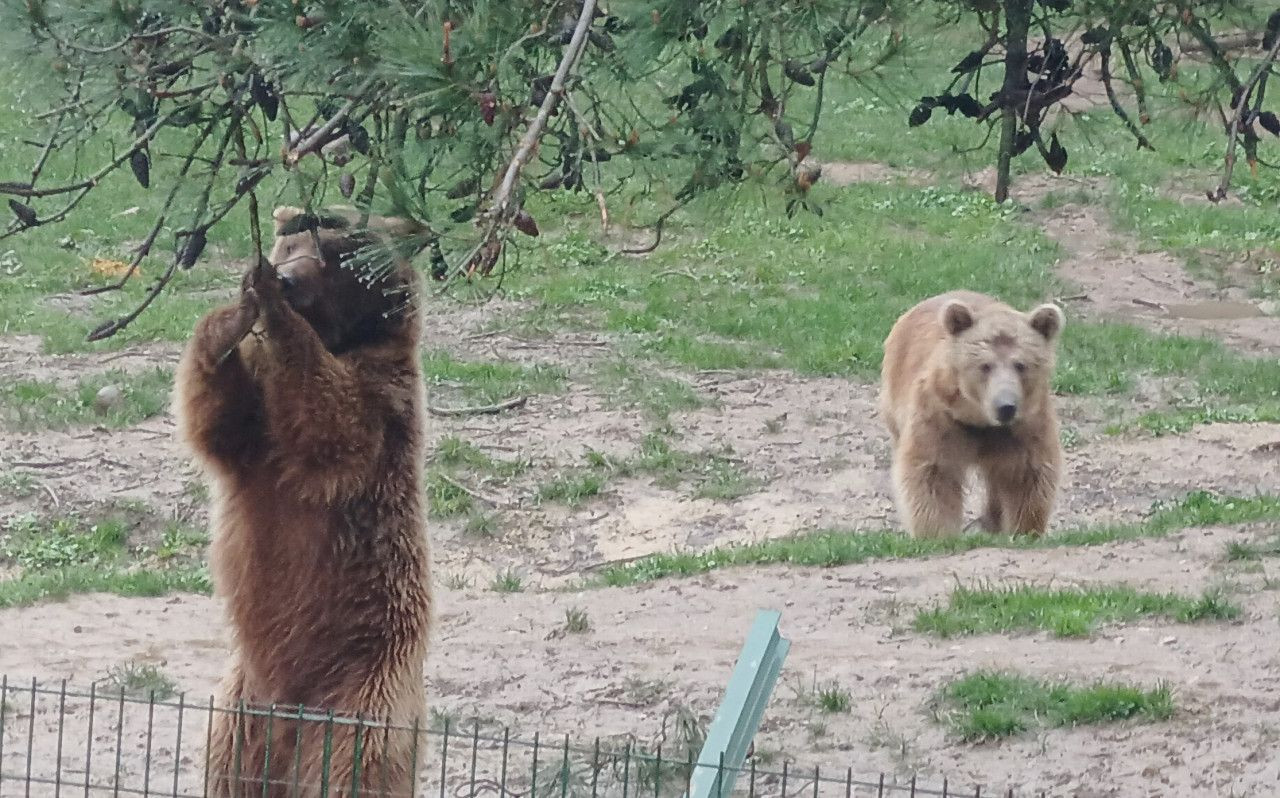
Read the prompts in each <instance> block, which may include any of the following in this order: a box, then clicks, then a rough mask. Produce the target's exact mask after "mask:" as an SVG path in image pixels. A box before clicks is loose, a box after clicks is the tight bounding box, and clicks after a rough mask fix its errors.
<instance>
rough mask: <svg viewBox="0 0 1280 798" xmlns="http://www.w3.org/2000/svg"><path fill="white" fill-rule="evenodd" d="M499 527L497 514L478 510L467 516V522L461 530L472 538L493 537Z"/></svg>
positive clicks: (500, 524)
mask: <svg viewBox="0 0 1280 798" xmlns="http://www.w3.org/2000/svg"><path fill="white" fill-rule="evenodd" d="M501 529H502V523H501V521H500V519H499V518H498V516H496V515H494V514H492V513H486V512H482V511H480V510H475V511H473V512H472V513H471V514H470V515H469V516H467V523H466V524H465V525H464V526H463V527H462V531H464V532H466V533H467V535H468V536H470V537H473V538H495V537H497V536H498V532H499V531H500V530H501Z"/></svg>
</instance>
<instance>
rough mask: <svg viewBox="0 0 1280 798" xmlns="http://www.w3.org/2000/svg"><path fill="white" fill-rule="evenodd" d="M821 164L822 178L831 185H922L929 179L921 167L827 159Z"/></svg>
mask: <svg viewBox="0 0 1280 798" xmlns="http://www.w3.org/2000/svg"><path fill="white" fill-rule="evenodd" d="M821 166H822V179H823V180H825V181H827V182H829V183H831V185H833V186H852V185H854V184H855V183H897V182H906V183H910V184H912V185H922V184H924V183H925V182H926V181H927V180H928V179H929V173H928V172H926V171H925V170H923V169H913V168H911V167H903V166H889V165H888V164H882V163H877V162H875V161H829V162H826V163H822V164H821Z"/></svg>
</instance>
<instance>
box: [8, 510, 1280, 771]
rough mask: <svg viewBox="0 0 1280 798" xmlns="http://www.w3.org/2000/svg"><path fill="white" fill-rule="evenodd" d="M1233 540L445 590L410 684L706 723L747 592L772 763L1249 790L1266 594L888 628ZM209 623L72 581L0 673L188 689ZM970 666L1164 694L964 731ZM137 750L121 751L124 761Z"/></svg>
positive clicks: (11, 625) (1279, 640)
mask: <svg viewBox="0 0 1280 798" xmlns="http://www.w3.org/2000/svg"><path fill="white" fill-rule="evenodd" d="M1249 536H1250V532H1249V531H1247V530H1205V531H1198V532H1194V533H1188V534H1185V535H1181V536H1177V537H1174V538H1168V539H1164V540H1159V541H1144V542H1135V543H1128V544H1122V545H1117V546H1111V547H1106V548H1095V549H1088V550H1079V551H1068V550H1058V551H1033V552H1016V553H1015V552H1007V551H995V550H988V551H977V552H971V553H969V554H965V555H963V556H958V557H946V558H936V559H929V560H922V561H911V562H882V563H868V564H863V565H858V566H848V567H841V568H833V569H796V568H769V569H763V570H756V571H747V570H731V571H724V572H720V573H715V574H711V575H707V576H704V577H700V578H697V579H692V580H687V581H669V582H663V583H658V584H654V585H650V586H645V587H640V588H632V589H627V590H623V589H604V590H598V591H593V592H591V593H589V594H583V595H574V594H558V593H543V594H531V595H512V596H497V595H494V594H492V593H486V592H478V591H464V592H458V591H454V590H449V589H447V588H444V589H442V590H441V591H440V594H439V602H440V603H439V606H440V614H439V627H438V631H437V632H436V634H435V639H434V646H433V650H432V653H431V655H430V656H429V676H428V684H429V691H430V695H431V696H432V704H433V706H434V708H435V709H436V711H437V712H438V713H440V714H443V715H447V716H449V717H452V718H454V719H455V722H462V721H464V719H468V718H476V719H479V720H481V721H482V722H484V723H485V724H486V725H487V726H491V725H493V724H504V725H510V726H511V727H512V728H513V730H514V732H515V733H517V734H519V735H521V736H531V735H532V734H533V733H534V732H535V731H537V732H540V733H541V734H543V735H544V736H550V737H555V736H556V735H558V734H566V733H567V734H570V735H572V736H573V737H574V738H577V739H578V741H580V742H584V743H588V744H589V738H590V737H593V736H596V735H600V736H605V737H611V736H613V735H624V734H628V733H634V734H636V735H637V736H638V737H639V739H640V740H642V741H652V740H654V739H656V738H657V737H658V736H659V734H660V731H661V729H662V726H663V720H664V718H665V719H669V718H670V716H671V714H672V713H673V712H674V711H676V710H677V709H678V708H685V709H690V710H692V711H693V712H694V713H696V714H698V715H701V716H703V718H704V721H705V719H706V717H707V716H709V715H710V714H711V713H712V712H713V711H714V708H715V706H716V704H717V702H718V701H719V699H720V695H721V692H722V690H723V685H724V682H725V681H726V679H727V677H728V674H729V672H730V670H731V669H732V666H733V662H734V659H735V658H736V655H737V652H738V649H739V647H740V645H741V640H742V637H743V635H744V634H745V631H746V629H747V628H748V626H749V625H750V623H751V620H752V618H753V616H754V613H755V611H756V609H757V608H758V607H778V608H780V609H782V611H783V627H784V628H783V633H784V635H786V636H787V637H789V638H790V639H791V640H792V641H793V648H792V654H791V657H790V659H789V661H788V663H787V667H786V671H785V673H786V676H785V678H784V680H783V683H782V684H780V685H779V687H778V689H777V691H776V692H775V697H774V699H773V701H772V703H771V705H770V707H769V709H768V711H767V713H766V716H765V722H764V726H763V729H762V731H761V734H760V736H759V737H758V738H757V740H756V745H755V748H756V751H757V752H758V754H759V755H760V756H761V758H762V761H765V760H766V758H767V761H768V762H770V763H771V767H781V763H782V762H783V761H786V762H789V763H791V764H792V766H793V767H794V766H796V765H797V764H798V765H802V766H812V765H814V764H822V765H824V766H830V767H833V768H836V769H840V770H842V769H843V768H844V767H846V766H852V767H853V769H854V772H855V774H856V775H859V776H863V777H866V776H869V775H870V776H872V778H873V780H874V776H873V774H875V773H877V772H880V771H884V772H887V773H889V774H896V776H897V777H898V778H903V777H905V776H906V775H907V774H908V773H909V772H920V773H921V774H926V775H927V776H928V777H929V779H930V780H932V781H935V782H938V781H941V778H942V776H944V775H945V776H947V777H948V778H949V779H950V782H951V784H952V786H953V787H956V786H961V785H964V784H966V783H981V784H984V785H987V787H988V788H992V787H994V788H997V789H1003V788H1004V787H1006V786H1013V787H1017V788H1019V790H1020V791H1021V790H1023V789H1025V790H1027V791H1031V790H1036V791H1039V790H1047V791H1049V792H1050V793H1052V794H1072V795H1096V796H1122V795H1124V796H1127V795H1135V794H1165V795H1168V794H1176V795H1186V794H1191V793H1193V792H1209V793H1213V794H1228V793H1231V794H1236V795H1241V794H1260V792H1265V791H1266V789H1268V787H1264V786H1263V785H1264V784H1265V785H1270V784H1273V783H1274V781H1275V779H1276V777H1277V765H1276V763H1275V762H1274V757H1272V756H1270V752H1271V751H1272V750H1273V747H1274V745H1275V742H1276V732H1277V730H1276V727H1275V724H1274V713H1275V711H1276V710H1277V708H1280V680H1278V679H1277V678H1275V677H1274V673H1275V672H1276V667H1277V665H1280V660H1278V658H1277V655H1276V651H1277V646H1278V645H1280V628H1277V626H1276V623H1275V618H1274V615H1275V608H1276V594H1275V593H1273V592H1266V591H1260V592H1246V594H1245V595H1244V597H1243V598H1242V599H1241V600H1242V601H1243V603H1244V605H1245V608H1246V618H1245V619H1244V620H1243V621H1241V622H1238V623H1233V624H1207V625H1178V624H1171V623H1166V622H1163V621H1153V622H1140V623H1137V624H1133V625H1129V626H1126V627H1124V628H1103V629H1101V630H1100V631H1099V632H1098V633H1097V634H1096V635H1095V636H1094V637H1092V638H1089V639H1084V640H1062V639H1055V638H1050V637H1048V636H1046V635H1044V634H1032V635H1015V636H1013V637H1012V638H1009V637H997V636H978V637H970V638H956V639H951V640H938V639H934V638H928V637H924V636H921V635H916V634H913V633H910V632H909V631H907V630H908V629H909V625H910V620H911V617H912V615H913V613H914V609H915V608H916V607H918V606H922V605H927V604H930V603H932V602H934V601H936V600H939V599H941V598H943V597H944V595H945V593H946V592H947V591H948V590H949V589H950V588H951V586H952V585H954V584H955V583H956V581H957V580H960V581H963V582H969V581H970V580H971V579H974V578H982V579H990V580H997V581H1000V580H1025V581H1032V582H1036V583H1040V584H1044V583H1048V582H1053V583H1055V584H1075V583H1081V584H1105V583H1116V582H1125V583H1127V584H1130V585H1133V586H1135V587H1138V588H1143V589H1150V590H1161V591H1164V590H1179V591H1183V592H1189V591H1196V590H1199V589H1202V588H1204V587H1206V586H1208V585H1211V584H1214V583H1217V582H1219V581H1221V579H1222V578H1223V570H1222V565H1221V563H1220V560H1221V552H1222V550H1223V546H1224V544H1225V543H1226V542H1227V541H1231V540H1243V539H1247V538H1248V537H1249ZM1242 578H1247V579H1251V580H1253V581H1252V582H1251V583H1250V584H1251V585H1252V587H1249V588H1247V590H1248V591H1258V588H1259V580H1260V578H1261V577H1259V576H1258V575H1256V574H1255V575H1252V576H1247V577H1242ZM570 607H583V608H586V612H587V616H588V619H589V621H590V625H591V628H590V630H589V631H587V632H585V633H581V634H565V633H564V632H563V629H562V627H563V625H564V616H565V610H566V609H567V608H570ZM677 619H678V620H677ZM222 634H223V632H222V622H221V613H220V610H219V606H218V604H217V602H216V601H214V600H210V599H203V598H194V597H176V598H171V599H165V600H131V599H120V598H113V597H104V596H91V597H79V598H75V599H72V600H70V601H68V602H66V603H62V604H53V605H46V606H42V607H36V608H31V609H24V610H17V611H9V612H6V613H2V614H0V637H3V639H7V640H16V639H21V640H23V641H24V643H23V645H21V646H5V647H4V648H3V649H2V650H0V671H3V672H7V673H9V674H10V675H11V676H13V677H21V676H25V675H27V674H31V673H34V674H39V675H40V676H42V677H43V678H45V679H59V678H67V679H71V680H73V683H77V684H80V685H85V684H87V683H88V682H89V681H91V680H94V679H98V678H100V677H101V676H102V675H103V674H104V673H105V672H106V671H107V670H108V669H109V668H111V667H112V666H115V665H117V664H119V663H121V662H124V661H128V660H137V661H142V662H148V663H152V664H155V665H157V666H158V667H159V668H160V669H161V670H162V672H163V673H165V674H166V675H168V676H169V677H171V678H172V679H174V680H175V681H176V683H177V685H178V687H179V688H180V689H181V690H184V691H186V692H187V693H188V694H189V695H190V696H191V697H192V700H194V701H196V702H203V701H204V700H205V697H206V696H207V695H208V694H209V692H210V691H211V690H212V689H213V688H214V685H215V683H216V679H217V677H218V675H219V673H220V670H221V667H222V660H223V656H224V655H223V650H224V649H223V646H224V645H225V644H224V643H223V638H222ZM495 652H506V653H505V654H501V655H499V656H495ZM976 667H996V668H1014V669H1018V670H1021V671H1024V672H1027V673H1031V674H1035V675H1040V676H1045V677H1057V676H1063V677H1068V678H1071V679H1074V680H1077V681H1083V682H1086V683H1087V682H1090V681H1092V680H1094V679H1100V678H1107V679H1120V680H1127V681H1132V682H1138V683H1141V684H1144V685H1148V686H1151V685H1154V684H1156V683H1157V682H1158V681H1160V680H1167V681H1169V682H1170V683H1171V684H1172V685H1173V686H1174V690H1175V695H1176V700H1177V703H1178V707H1179V709H1178V712H1177V714H1176V715H1175V717H1174V718H1173V719H1172V720H1170V721H1168V722H1165V723H1160V724H1156V725H1133V724H1128V723H1120V724H1115V725H1110V726H1103V727H1091V728H1082V729H1078V730H1057V731H1054V732H1051V733H1047V734H1035V733H1028V734H1026V735H1024V736H1021V737H1017V738H1014V739H1012V740H1007V741H1005V742H1002V743H999V744H980V745H970V744H961V743H958V742H956V741H955V740H953V739H952V738H950V737H949V736H948V735H947V733H946V731H945V729H944V728H943V727H942V726H940V725H939V724H938V723H937V722H936V721H935V720H934V718H933V717H932V712H931V709H930V699H931V697H932V696H933V694H934V691H935V690H936V689H937V688H938V687H939V686H940V685H941V684H942V683H944V682H945V681H946V680H948V679H950V678H952V677H955V676H957V675H959V674H961V673H963V672H964V671H966V670H968V669H971V668H976ZM815 683H816V684H818V685H826V684H834V685H838V686H839V687H840V688H841V689H843V690H846V691H848V693H849V695H850V698H851V701H850V707H851V709H850V710H849V711H848V712H837V713H824V712H821V711H820V710H819V709H817V708H816V706H815V703H814V700H813V690H814V684H815ZM45 706H46V707H48V708H49V709H56V704H53V703H50V702H46V704H45ZM172 714H173V713H172V712H170V713H168V715H167V716H166V715H165V713H163V712H162V713H160V718H161V720H160V723H161V725H160V726H159V727H158V731H157V732H156V734H157V737H156V739H157V741H158V743H157V744H158V745H159V744H161V743H164V742H165V741H166V738H165V737H164V735H165V734H166V733H168V734H170V735H171V734H172V724H173V718H172ZM51 720H52V718H49V717H42V718H41V719H40V723H41V728H48V729H52V728H53V727H52V726H51V725H49V723H50V721H51ZM164 724H168V725H167V726H166V725H164ZM462 728H464V729H466V728H469V724H468V723H465V722H464V725H463V726H462ZM24 730H25V724H11V725H10V730H9V731H8V732H6V736H11V737H10V741H11V745H10V747H9V748H6V750H7V751H9V752H10V753H9V754H7V756H10V757H14V760H13V761H14V762H18V761H21V757H23V756H25V751H24V750H22V749H21V747H19V748H18V749H17V750H15V749H14V747H13V746H12V740H16V739H18V735H19V734H21V733H23V731H24ZM188 733H189V732H188ZM40 739H41V745H42V746H51V745H52V743H53V739H52V735H51V734H44V735H42V737H41V738H40ZM189 739H190V740H191V742H190V743H189V754H188V756H189V758H190V759H191V760H192V761H191V763H190V764H189V765H188V766H187V767H188V768H193V769H194V768H198V767H199V764H200V762H201V761H202V759H201V757H200V756H199V751H200V747H201V745H202V737H200V736H198V735H194V734H190V733H189ZM556 739H559V738H556ZM69 744H70V743H69ZM437 744H438V741H437ZM139 745H140V741H139ZM76 750H79V749H76ZM184 750H186V749H184ZM43 753H47V754H49V756H50V757H51V756H52V751H45V752H43ZM438 756H439V752H438V749H437V750H435V751H431V752H430V753H429V754H428V756H427V759H428V762H427V763H426V768H427V770H428V771H429V772H431V774H432V775H431V776H429V778H433V777H434V772H435V770H434V768H437V767H438V764H435V763H436V762H438V759H435V757H438ZM140 757H141V752H140V751H138V752H135V753H131V752H129V751H126V759H127V763H128V764H129V765H130V766H132V767H133V768H134V769H135V772H136V770H137V769H138V768H139V765H140ZM45 761H48V760H45ZM486 765H492V763H488V762H482V769H483V768H484V767H485V766H486ZM762 767H763V765H762Z"/></svg>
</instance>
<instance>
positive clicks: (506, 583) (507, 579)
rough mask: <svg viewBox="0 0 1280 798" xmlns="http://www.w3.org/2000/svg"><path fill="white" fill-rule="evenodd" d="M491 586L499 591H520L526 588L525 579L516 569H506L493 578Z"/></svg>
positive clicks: (495, 590)
mask: <svg viewBox="0 0 1280 798" xmlns="http://www.w3.org/2000/svg"><path fill="white" fill-rule="evenodd" d="M490 587H491V588H492V589H493V591H494V592H497V593H520V592H522V591H523V590H524V580H523V579H521V578H520V575H519V574H517V573H516V572H515V571H514V570H506V571H503V572H502V573H500V574H498V575H497V576H495V577H494V578H493V584H492V585H491V586H490Z"/></svg>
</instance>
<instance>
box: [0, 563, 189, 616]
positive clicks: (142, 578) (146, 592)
mask: <svg viewBox="0 0 1280 798" xmlns="http://www.w3.org/2000/svg"><path fill="white" fill-rule="evenodd" d="M175 592H176V593H198V594H201V595H209V594H211V593H212V592H213V588H212V585H211V583H210V582H209V573H208V571H207V570H206V569H205V568H203V567H189V568H168V569H152V570H147V569H128V568H122V567H117V566H111V567H106V568H103V567H100V566H90V565H74V566H68V567H65V568H57V569H53V570H44V571H31V572H27V573H23V574H22V575H21V576H19V577H17V578H14V579H7V580H4V581H0V609H7V608H10V607H25V606H29V605H32V604H39V603H42V602H46V601H57V600H61V599H65V598H67V597H69V596H72V595H77V594H83V593H113V594H115V595H118V596H133V597H141V598H154V597H156V596H164V595H167V594H169V593H175Z"/></svg>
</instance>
